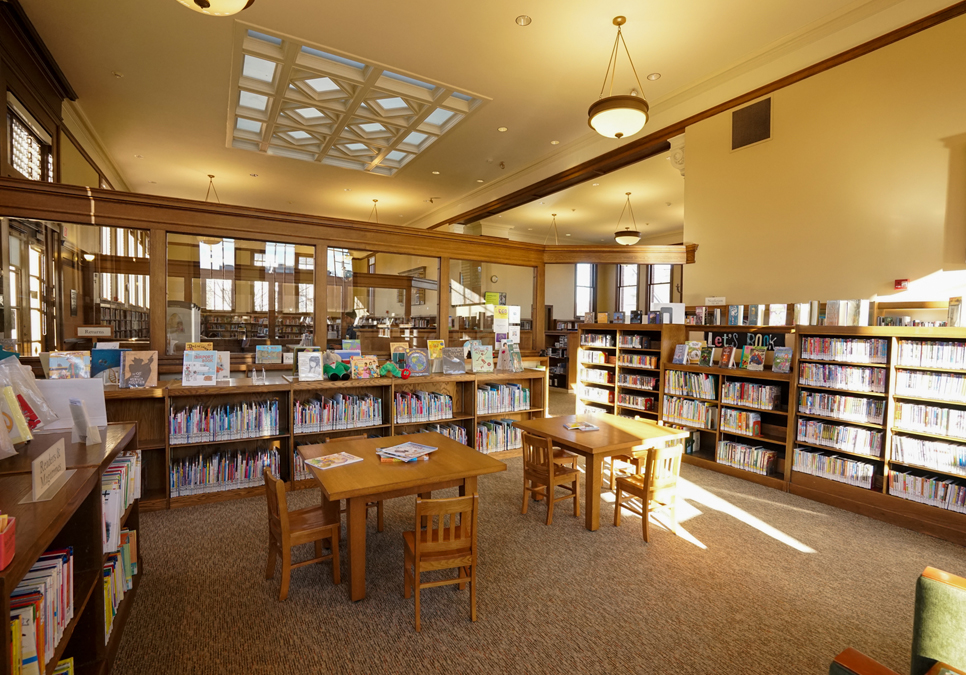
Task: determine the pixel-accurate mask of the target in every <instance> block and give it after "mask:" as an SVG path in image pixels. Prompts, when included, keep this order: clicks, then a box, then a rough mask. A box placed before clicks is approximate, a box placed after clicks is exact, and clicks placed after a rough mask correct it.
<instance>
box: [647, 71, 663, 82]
mask: <svg viewBox="0 0 966 675" xmlns="http://www.w3.org/2000/svg"><path fill="white" fill-rule="evenodd" d="M647 79H649V80H650V81H651V82H653V81H654V80H660V79H661V74H660V73H651V74H650V75H648V76H647Z"/></svg>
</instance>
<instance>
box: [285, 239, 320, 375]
mask: <svg viewBox="0 0 966 675" xmlns="http://www.w3.org/2000/svg"><path fill="white" fill-rule="evenodd" d="M328 318H329V247H328V246H327V245H326V244H324V243H320V244H316V245H315V318H314V319H313V321H314V324H313V325H314V330H313V331H312V333H313V336H314V337H315V340H314V342H315V344H316V346H319V347H321V348H322V349H323V350H324V349H325V341H326V338H328V336H329V321H328ZM293 368H295V369H296V370H297V369H298V364H295V365H294V366H293Z"/></svg>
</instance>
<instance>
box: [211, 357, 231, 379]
mask: <svg viewBox="0 0 966 675" xmlns="http://www.w3.org/2000/svg"><path fill="white" fill-rule="evenodd" d="M217 354H218V372H217V373H216V374H215V376H216V379H217V380H219V381H224V380H230V379H231V352H217Z"/></svg>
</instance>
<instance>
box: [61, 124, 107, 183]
mask: <svg viewBox="0 0 966 675" xmlns="http://www.w3.org/2000/svg"><path fill="white" fill-rule="evenodd" d="M60 182H61V183H67V184H68V185H81V186H83V187H95V188H96V187H100V186H101V176H100V174H98V173H97V169H95V168H94V167H93V166H91V163H90V162H88V161H87V159H86V158H85V157H84V155H82V154H81V153H80V150H78V149H77V148H76V147H75V146H74V143H73V141H71V140H70V139H69V138H68V137H67V136H65V135H63V134H61V136H60Z"/></svg>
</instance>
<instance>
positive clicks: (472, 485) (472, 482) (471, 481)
mask: <svg viewBox="0 0 966 675" xmlns="http://www.w3.org/2000/svg"><path fill="white" fill-rule="evenodd" d="M474 492H476V476H467V477H466V478H464V479H463V484H462V485H460V497H465V496H467V495H471V494H473V493H474Z"/></svg>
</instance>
